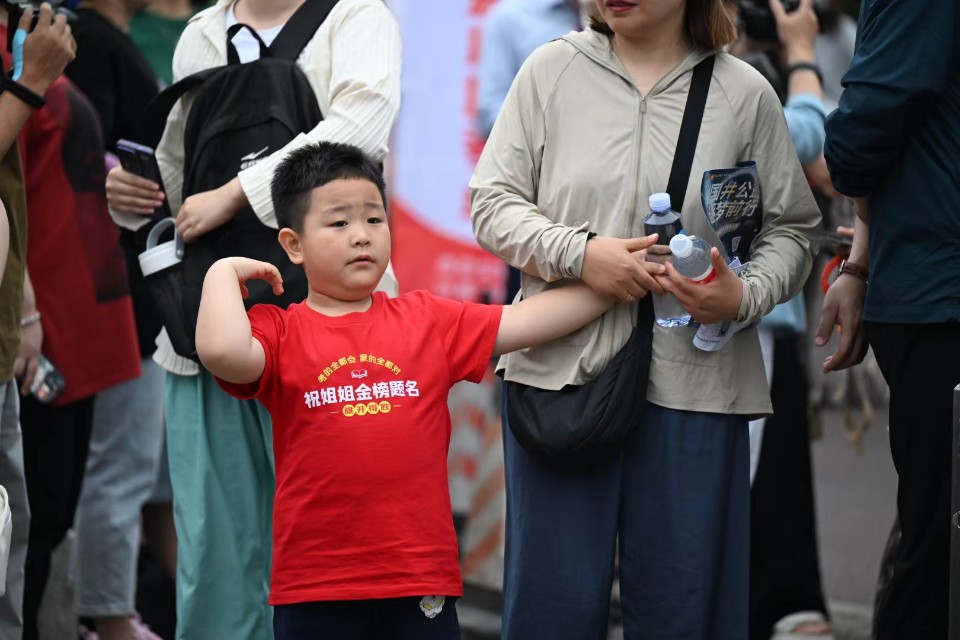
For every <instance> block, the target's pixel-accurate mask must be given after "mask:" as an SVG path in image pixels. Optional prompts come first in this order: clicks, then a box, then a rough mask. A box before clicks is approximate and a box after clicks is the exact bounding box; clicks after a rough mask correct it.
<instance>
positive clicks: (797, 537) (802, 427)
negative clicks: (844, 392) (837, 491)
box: [750, 332, 827, 640]
mask: <svg viewBox="0 0 960 640" xmlns="http://www.w3.org/2000/svg"><path fill="white" fill-rule="evenodd" d="M807 391H808V383H807V374H806V371H805V370H804V368H803V365H802V364H801V362H800V334H797V333H793V332H791V333H786V334H783V335H778V336H777V337H776V338H775V341H774V350H773V383H772V384H771V387H770V394H771V396H772V398H773V416H772V417H771V418H768V419H767V423H766V428H765V429H764V430H763V442H762V443H761V445H760V462H759V465H758V466H757V475H756V477H755V478H754V480H753V488H752V489H751V492H750V638H751V639H752V640H768V639H769V638H770V635H771V633H772V631H773V626H774V625H775V624H776V623H777V621H778V620H780V619H781V618H783V617H784V616H786V615H789V614H791V613H797V612H799V611H819V612H820V613H823V614H824V616H826V614H827V609H826V605H825V604H824V601H823V590H822V588H821V586H820V556H819V553H818V550H817V519H816V509H815V503H814V497H813V473H812V468H811V462H810V424H809V421H808V420H807Z"/></svg>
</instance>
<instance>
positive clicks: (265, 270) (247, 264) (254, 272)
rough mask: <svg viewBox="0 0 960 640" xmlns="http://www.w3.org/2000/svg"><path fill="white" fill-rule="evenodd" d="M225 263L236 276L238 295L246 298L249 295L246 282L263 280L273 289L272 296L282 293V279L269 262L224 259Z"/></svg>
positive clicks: (248, 259) (247, 259)
mask: <svg viewBox="0 0 960 640" xmlns="http://www.w3.org/2000/svg"><path fill="white" fill-rule="evenodd" d="M222 262H226V263H228V264H229V266H230V267H231V268H232V269H233V270H234V272H235V273H236V274H237V283H238V284H239V285H240V293H241V294H243V297H244V298H246V297H247V296H249V295H250V291H249V290H248V289H247V285H246V282H247V280H263V281H264V282H266V283H267V284H269V285H270V286H271V287H272V288H273V293H274V295H278V296H279V295H280V294H282V293H283V277H282V276H281V275H280V271H279V270H278V269H277V268H276V267H275V266H273V265H272V264H270V263H269V262H260V261H259V260H251V259H250V258H225V259H224V260H222Z"/></svg>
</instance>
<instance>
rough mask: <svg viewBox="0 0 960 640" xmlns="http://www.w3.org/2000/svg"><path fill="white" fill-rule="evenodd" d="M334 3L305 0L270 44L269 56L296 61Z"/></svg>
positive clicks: (326, 0)
mask: <svg viewBox="0 0 960 640" xmlns="http://www.w3.org/2000/svg"><path fill="white" fill-rule="evenodd" d="M336 4H337V0H306V2H304V3H303V4H302V5H300V8H299V9H297V10H296V11H295V12H294V14H293V15H292V16H290V19H289V20H287V24H286V25H285V26H284V27H283V29H281V30H280V33H278V34H277V37H276V38H275V39H274V41H273V43H272V44H271V45H270V57H271V58H278V59H280V60H290V61H291V62H296V60H297V58H299V57H300V52H301V51H303V48H304V47H306V46H307V43H308V42H310V40H311V38H313V36H314V34H315V33H316V32H317V29H319V28H320V25H321V24H323V21H324V20H326V19H327V16H328V15H330V12H331V11H333V8H334V7H335V6H336Z"/></svg>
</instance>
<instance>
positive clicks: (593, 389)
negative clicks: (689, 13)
mask: <svg viewBox="0 0 960 640" xmlns="http://www.w3.org/2000/svg"><path fill="white" fill-rule="evenodd" d="M714 60H715V57H714V56H710V57H709V58H706V59H705V60H703V61H702V62H700V63H699V64H698V65H697V66H696V67H695V68H694V70H693V78H692V80H691V82H690V91H689V93H688V95H687V103H686V107H685V108H684V113H683V121H682V124H681V125H680V135H679V137H678V139H677V150H676V152H675V153H674V158H673V166H672V167H671V169H670V179H669V181H668V183H667V192H668V193H669V194H670V201H671V202H673V203H674V208H675V209H676V210H677V211H681V210H682V209H683V200H684V197H685V195H686V191H687V184H688V182H689V179H690V170H691V168H692V166H693V156H694V152H695V151H696V148H697V139H698V138H699V136H700V124H701V122H702V120H703V111H704V107H705V105H706V102H707V93H708V92H709V90H710V79H711V77H712V76H713V65H714ZM652 346H653V301H652V299H651V298H650V296H649V295H648V296H646V297H645V298H644V299H642V300H640V301H638V302H637V324H636V327H634V329H633V332H632V333H631V334H630V338H629V340H628V341H627V343H626V345H624V346H623V348H621V349H620V351H618V352H617V353H616V355H614V357H613V359H612V360H611V361H610V364H608V365H607V366H606V368H605V369H604V370H603V372H602V373H601V374H600V376H599V377H598V378H597V379H596V380H594V381H592V382H588V383H586V384H584V385H580V386H574V385H568V386H566V387H564V388H563V389H560V390H559V391H550V390H546V389H538V388H536V387H531V386H528V385H525V384H520V383H518V382H509V381H508V382H505V384H504V387H505V389H504V393H506V394H507V419H508V421H509V423H510V429H511V431H513V435H514V436H515V437H516V439H517V441H518V442H519V443H520V445H521V446H523V448H524V449H525V450H526V451H527V452H528V453H530V454H531V455H533V456H535V457H537V458H540V459H541V460H544V461H546V462H549V463H551V464H553V465H556V466H561V467H568V468H575V467H583V466H588V465H590V464H591V463H593V462H596V461H597V460H601V459H603V458H604V457H607V456H609V455H610V454H612V453H614V452H616V451H617V450H618V449H619V448H620V446H621V445H622V444H623V442H624V441H625V440H626V439H627V437H628V436H629V435H630V434H631V433H632V432H633V430H634V429H635V428H636V427H637V426H638V425H639V424H640V421H641V420H642V418H643V412H644V407H645V405H646V396H647V383H648V378H649V375H650V358H651V354H652Z"/></svg>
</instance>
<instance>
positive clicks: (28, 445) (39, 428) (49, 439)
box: [20, 396, 93, 640]
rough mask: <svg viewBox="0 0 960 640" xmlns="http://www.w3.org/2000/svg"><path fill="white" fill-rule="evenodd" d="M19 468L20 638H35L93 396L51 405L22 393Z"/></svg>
mask: <svg viewBox="0 0 960 640" xmlns="http://www.w3.org/2000/svg"><path fill="white" fill-rule="evenodd" d="M20 420H21V423H22V424H23V457H24V461H23V462H24V471H25V472H26V479H27V496H28V498H29V502H30V541H29V543H28V548H27V561H26V567H25V571H26V574H25V580H24V593H23V637H24V639H25V640H37V638H38V632H37V614H38V613H39V611H40V602H41V600H42V598H43V591H44V588H45V587H46V584H47V577H48V575H49V573H50V555H51V554H52V553H53V550H54V549H55V548H56V547H57V545H59V544H60V542H61V541H62V540H63V538H64V536H66V534H67V531H69V530H70V527H71V526H73V518H74V515H75V513H76V509H77V501H78V500H79V498H80V485H81V483H82V482H83V472H84V468H85V467H86V462H87V448H88V446H89V444H90V431H91V429H92V427H93V398H85V399H83V400H78V401H76V402H72V403H70V404H67V405H64V406H60V407H53V406H50V405H48V404H43V403H41V402H38V401H37V400H36V399H34V398H32V397H29V396H28V397H25V398H23V404H22V405H21V410H20Z"/></svg>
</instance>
